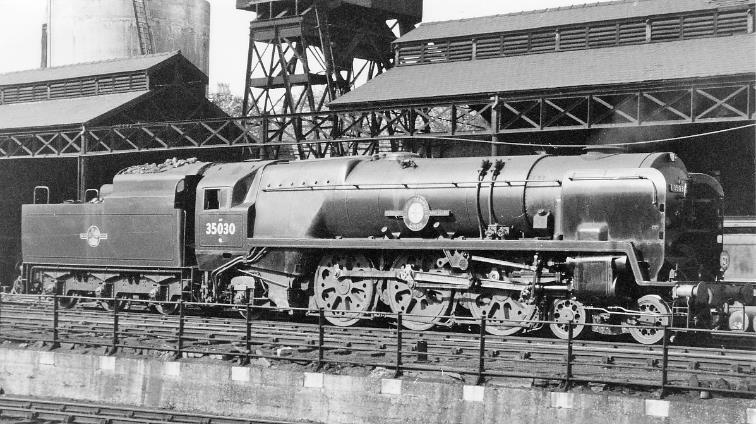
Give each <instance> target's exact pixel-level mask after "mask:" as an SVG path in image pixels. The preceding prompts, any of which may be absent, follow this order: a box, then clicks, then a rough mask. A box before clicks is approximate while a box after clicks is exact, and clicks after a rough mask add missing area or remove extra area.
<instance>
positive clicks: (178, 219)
mask: <svg viewBox="0 0 756 424" xmlns="http://www.w3.org/2000/svg"><path fill="white" fill-rule="evenodd" d="M183 219H184V218H183V212H182V211H181V210H178V209H173V208H156V209H154V210H153V211H150V212H147V211H140V210H132V211H128V210H120V211H107V212H106V211H105V210H104V208H103V205H102V204H80V205H66V204H63V205H24V206H23V209H22V228H23V240H22V250H23V256H24V262H27V263H30V262H36V263H48V264H61V265H90V266H97V265H109V266H114V267H117V266H139V267H181V266H183V262H184V258H183V249H182V246H183V242H184V240H183Z"/></svg>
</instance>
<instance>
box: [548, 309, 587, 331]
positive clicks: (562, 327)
mask: <svg viewBox="0 0 756 424" xmlns="http://www.w3.org/2000/svg"><path fill="white" fill-rule="evenodd" d="M587 316H588V313H587V312H586V310H585V307H584V306H583V304H582V303H580V302H578V301H576V300H572V299H558V300H555V301H554V303H552V305H551V312H550V313H549V321H553V323H551V324H549V330H551V333H552V334H554V335H555V336H556V337H559V338H560V339H565V340H566V339H568V338H569V325H570V323H572V337H573V338H578V337H580V335H581V334H583V331H584V330H585V321H586V318H587Z"/></svg>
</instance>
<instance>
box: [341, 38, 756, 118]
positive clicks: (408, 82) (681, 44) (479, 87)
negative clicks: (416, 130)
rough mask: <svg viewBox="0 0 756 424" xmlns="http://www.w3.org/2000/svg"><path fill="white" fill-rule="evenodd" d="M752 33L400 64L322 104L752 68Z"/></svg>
mask: <svg viewBox="0 0 756 424" xmlns="http://www.w3.org/2000/svg"><path fill="white" fill-rule="evenodd" d="M754 51H756V35H754V34H749V35H738V36H732V37H718V38H708V39H693V40H685V41H676V42H667V43H651V44H639V45H632V46H624V47H612V48H603V49H592V50H575V51H566V52H558V53H546V54H539V55H524V56H512V57H503V58H495V59H484V60H472V61H465V62H447V63H438V64H429V65H414V66H400V67H396V68H393V69H391V70H389V71H388V72H386V73H384V74H382V75H380V76H378V77H376V78H374V79H373V80H371V81H369V82H368V83H367V84H365V85H363V86H362V87H359V88H357V89H356V90H354V91H352V92H350V93H347V94H345V95H344V96H342V97H340V98H338V99H336V100H334V101H333V102H331V103H330V107H332V108H334V109H338V108H343V107H347V106H356V105H371V104H384V105H385V104H397V103H409V102H412V101H415V100H421V99H433V98H459V97H460V96H473V95H485V94H492V93H516V92H527V91H534V90H538V91H549V90H554V89H566V88H576V87H588V86H606V85H617V84H623V85H624V84H630V83H644V82H652V81H664V80H681V79H697V78H712V77H719V76H732V75H743V74H747V75H750V76H753V75H754V74H756V56H755V55H754V54H753V52H754Z"/></svg>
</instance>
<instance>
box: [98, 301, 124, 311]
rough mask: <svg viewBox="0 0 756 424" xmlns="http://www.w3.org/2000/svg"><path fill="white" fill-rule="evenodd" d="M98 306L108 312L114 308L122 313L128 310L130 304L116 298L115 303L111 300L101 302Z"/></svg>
mask: <svg viewBox="0 0 756 424" xmlns="http://www.w3.org/2000/svg"><path fill="white" fill-rule="evenodd" d="M98 303H99V304H100V307H101V308H102V309H104V310H106V311H108V312H111V311H113V309H114V308H116V307H117V308H118V310H119V311H124V310H126V309H128V308H129V306H130V305H131V302H129V301H128V300H126V299H123V298H118V300H117V301H112V300H101V301H99V302H98Z"/></svg>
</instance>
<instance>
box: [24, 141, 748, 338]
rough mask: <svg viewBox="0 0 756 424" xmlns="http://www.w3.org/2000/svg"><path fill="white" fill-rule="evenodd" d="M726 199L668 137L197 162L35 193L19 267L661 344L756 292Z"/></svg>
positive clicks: (91, 291)
mask: <svg viewBox="0 0 756 424" xmlns="http://www.w3.org/2000/svg"><path fill="white" fill-rule="evenodd" d="M722 196H723V193H722V189H721V187H720V186H719V184H718V183H717V182H716V180H714V179H713V178H711V177H709V176H707V175H703V174H695V173H689V172H687V171H686V168H685V165H684V164H683V163H682V161H681V160H680V159H679V158H677V157H676V155H675V154H674V153H637V154H620V153H616V152H614V153H612V152H602V151H592V152H588V153H586V154H583V155H580V156H552V155H537V156H510V157H491V158H449V159H425V158H420V157H418V156H416V155H413V154H410V153H392V154H384V155H376V156H373V157H345V158H333V159H319V160H308V161H297V162H280V161H250V162H241V163H202V162H195V163H190V164H185V165H184V166H179V167H175V168H170V169H168V170H163V171H162V172H155V173H140V174H129V173H125V174H124V173H122V174H119V175H117V176H116V177H115V178H114V180H113V184H111V185H105V186H103V187H102V189H101V190H100V192H99V195H98V198H96V199H94V200H93V201H92V202H88V203H79V204H31V205H24V206H23V210H22V215H23V218H22V221H23V223H22V233H23V242H22V247H23V278H22V281H23V282H24V284H25V289H26V290H27V291H29V292H42V293H57V294H60V295H67V296H76V295H90V296H91V295H95V296H100V297H102V298H103V302H101V303H102V304H103V305H105V306H109V307H118V305H113V304H112V303H108V301H107V299H113V298H124V299H130V298H134V297H139V298H145V299H152V300H155V301H158V302H169V301H176V300H178V299H184V300H191V301H196V302H208V303H210V302H217V303H227V304H232V305H243V304H247V303H248V302H255V304H257V305H270V306H277V307H310V308H322V309H324V311H325V316H326V318H327V319H328V320H329V321H330V322H331V323H333V324H334V325H339V326H349V325H354V324H357V323H358V322H360V321H361V320H363V319H367V318H369V317H370V316H371V315H369V314H365V313H366V312H369V311H375V310H386V308H388V309H389V310H391V311H392V312H395V313H399V312H402V313H405V314H407V316H406V317H405V318H404V319H403V325H405V326H406V327H408V328H410V329H415V330H425V329H429V328H432V327H433V326H435V325H444V324H448V323H450V322H453V321H454V320H455V317H463V316H464V317H472V318H474V319H477V320H480V319H481V318H482V317H487V319H488V320H489V324H488V325H487V326H486V329H487V331H489V332H491V333H493V334H499V335H507V334H515V333H517V332H521V331H531V330H534V329H538V328H540V327H541V325H540V324H538V323H537V322H536V321H539V320H550V321H554V324H550V329H551V331H552V332H553V333H554V334H555V335H556V336H558V337H562V338H564V337H568V335H567V326H566V325H565V324H567V323H568V322H572V323H577V324H579V325H578V326H577V327H575V328H574V331H573V333H574V335H575V336H577V335H580V333H581V332H584V330H586V329H587V328H588V326H585V325H582V324H589V323H592V322H597V323H616V324H622V325H625V326H626V327H624V331H629V332H630V333H631V335H632V336H633V337H634V338H635V339H636V340H637V341H639V342H641V343H656V342H658V341H659V340H660V339H661V337H662V331H661V330H660V329H661V327H662V326H664V325H667V324H671V323H672V322H673V320H674V324H675V325H686V326H699V327H706V326H713V325H717V318H718V313H719V314H721V313H723V310H724V308H725V307H726V305H727V303H732V302H734V301H736V300H737V301H740V302H744V303H745V304H749V303H750V302H752V301H753V288H752V287H751V286H749V285H745V284H740V285H737V284H725V283H723V282H721V281H719V275H720V268H719V255H720V253H721V250H722V246H721V241H722V239H721V236H722V217H721V212H722V210H721V200H722ZM248 296H252V298H248ZM75 300H76V299H75V297H72V298H67V300H64V301H62V305H63V306H64V307H72V306H73V305H74V304H75ZM157 305H158V306H157V309H158V310H160V311H161V312H163V313H172V312H174V311H175V308H176V307H175V304H172V303H158V304H157ZM720 321H721V320H720ZM592 328H593V329H597V328H599V327H595V326H594V327H592ZM617 331H619V330H617ZM586 332H587V331H586Z"/></svg>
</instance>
